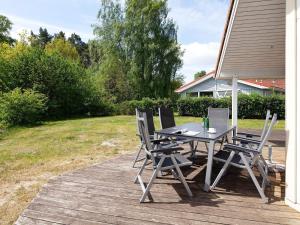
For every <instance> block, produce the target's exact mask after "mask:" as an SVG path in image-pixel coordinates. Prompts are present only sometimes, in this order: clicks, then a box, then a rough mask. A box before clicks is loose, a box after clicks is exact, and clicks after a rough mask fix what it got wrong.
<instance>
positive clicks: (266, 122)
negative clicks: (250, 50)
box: [260, 110, 272, 140]
mask: <svg viewBox="0 0 300 225" xmlns="http://www.w3.org/2000/svg"><path fill="white" fill-rule="evenodd" d="M270 118H272V116H271V111H270V110H267V115H266V120H265V124H264V128H263V130H262V132H261V138H260V140H262V139H263V137H264V136H265V134H266V132H267V129H268V125H269V120H270Z"/></svg>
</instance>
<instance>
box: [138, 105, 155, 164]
mask: <svg viewBox="0 0 300 225" xmlns="http://www.w3.org/2000/svg"><path fill="white" fill-rule="evenodd" d="M146 113H147V118H149V120H151V119H150V117H151V115H152V121H153V113H152V111H150V110H146ZM141 115H142V112H141V111H140V110H139V109H137V108H136V109H135V116H136V126H137V128H136V135H137V136H138V137H139V138H140V147H139V150H138V152H137V154H136V156H135V159H134V161H133V165H132V167H135V164H136V163H137V162H139V161H142V160H144V159H145V158H139V157H140V154H141V152H142V149H143V147H144V143H143V141H142V137H141V134H140V130H139V125H138V118H139V117H140V116H141ZM152 124H153V125H151V123H149V128H150V129H152V130H153V132H151V131H149V134H150V135H151V136H150V139H153V135H154V130H155V128H154V122H152Z"/></svg>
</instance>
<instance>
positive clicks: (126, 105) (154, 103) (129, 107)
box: [119, 98, 174, 115]
mask: <svg viewBox="0 0 300 225" xmlns="http://www.w3.org/2000/svg"><path fill="white" fill-rule="evenodd" d="M161 106H166V107H170V108H174V104H173V102H172V101H171V100H170V99H167V98H165V99H157V100H155V99H150V98H143V99H142V100H140V101H138V100H131V101H125V102H122V103H121V104H120V106H119V113H120V114H123V115H134V114H135V109H136V108H138V109H141V110H144V109H152V111H153V113H154V114H156V115H158V108H159V107H161Z"/></svg>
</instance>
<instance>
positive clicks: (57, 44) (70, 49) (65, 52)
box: [45, 37, 80, 61]
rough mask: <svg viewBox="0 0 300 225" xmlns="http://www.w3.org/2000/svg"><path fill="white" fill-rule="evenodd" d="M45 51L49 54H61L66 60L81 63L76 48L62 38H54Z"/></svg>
mask: <svg viewBox="0 0 300 225" xmlns="http://www.w3.org/2000/svg"><path fill="white" fill-rule="evenodd" d="M45 51H46V53H49V54H53V53H55V54H60V55H62V56H63V57H65V58H66V59H70V60H73V61H79V59H80V56H79V54H78V52H77V50H76V48H75V47H74V46H73V45H72V44H71V43H70V42H69V41H66V40H65V39H64V38H62V37H57V38H54V39H53V40H52V41H51V42H49V43H48V44H47V45H46V46H45Z"/></svg>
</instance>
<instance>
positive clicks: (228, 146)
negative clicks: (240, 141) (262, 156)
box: [224, 144, 259, 154]
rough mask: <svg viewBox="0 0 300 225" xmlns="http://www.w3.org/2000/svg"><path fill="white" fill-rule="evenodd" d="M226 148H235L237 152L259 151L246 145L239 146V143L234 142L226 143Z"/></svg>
mask: <svg viewBox="0 0 300 225" xmlns="http://www.w3.org/2000/svg"><path fill="white" fill-rule="evenodd" d="M224 150H233V151H236V152H246V153H250V152H252V153H255V154H257V153H259V152H258V151H257V150H255V149H250V148H246V147H242V146H238V145H234V144H226V145H224Z"/></svg>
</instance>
